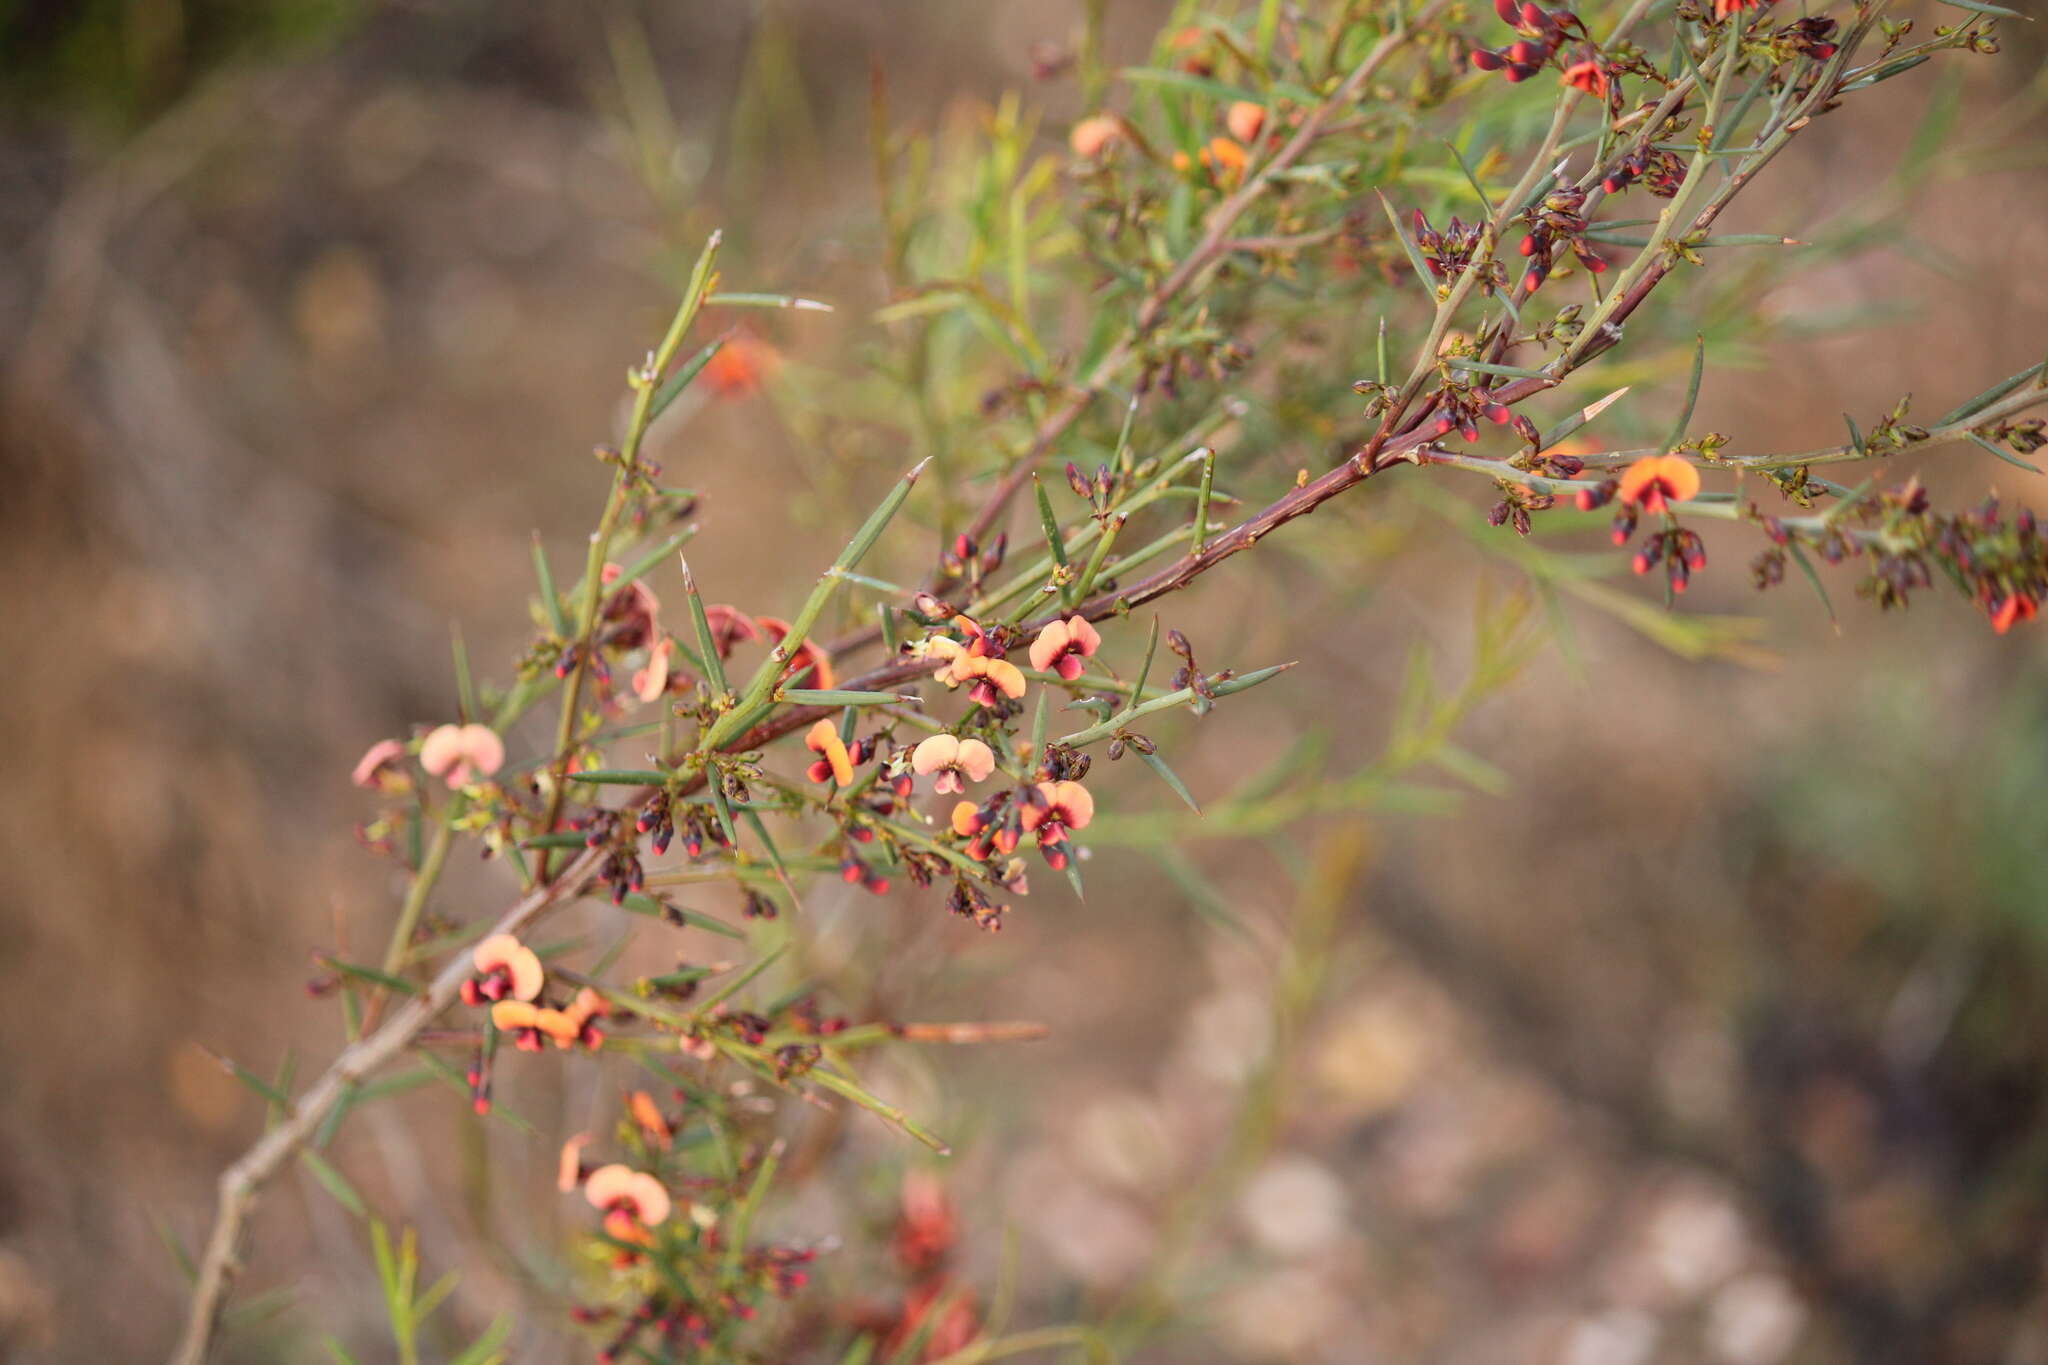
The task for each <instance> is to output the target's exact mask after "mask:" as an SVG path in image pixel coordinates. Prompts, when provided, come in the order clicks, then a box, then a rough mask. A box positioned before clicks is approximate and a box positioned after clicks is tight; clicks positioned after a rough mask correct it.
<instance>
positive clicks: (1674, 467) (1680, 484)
mask: <svg viewBox="0 0 2048 1365" xmlns="http://www.w3.org/2000/svg"><path fill="white" fill-rule="evenodd" d="M1662 477H1663V480H1664V495H1665V496H1666V497H1668V498H1670V499H1671V501H1673V502H1690V501H1692V499H1694V498H1696V497H1698V496H1699V492H1700V472H1699V470H1697V469H1695V468H1693V466H1692V462H1691V461H1690V460H1687V459H1684V458H1683V457H1681V456H1678V455H1666V456H1665V457H1664V471H1663V475H1662Z"/></svg>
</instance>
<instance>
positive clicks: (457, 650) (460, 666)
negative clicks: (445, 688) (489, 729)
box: [448, 621, 482, 721]
mask: <svg viewBox="0 0 2048 1365" xmlns="http://www.w3.org/2000/svg"><path fill="white" fill-rule="evenodd" d="M448 648H449V651H450V652H451V653H453V654H454V656H455V702H456V705H457V706H459V707H461V713H462V719H463V720H464V721H472V720H477V719H479V718H480V717H481V715H482V713H481V712H480V711H479V710H478V709H477V704H476V687H475V685H474V684H473V683H472V682H471V681H470V676H469V650H468V648H467V647H466V646H464V644H463V643H462V623H461V622H460V621H451V622H450V623H449V625H448Z"/></svg>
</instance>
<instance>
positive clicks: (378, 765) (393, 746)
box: [348, 739, 405, 787]
mask: <svg viewBox="0 0 2048 1365" xmlns="http://www.w3.org/2000/svg"><path fill="white" fill-rule="evenodd" d="M404 757H405V746H404V745H403V744H400V743H399V742H398V741H397V740H395V739H380V740H378V741H377V742H376V743H375V744H372V745H371V746H370V747H369V748H368V749H367V750H366V751H364V753H363V756H362V757H361V758H359V759H357V760H356V766H355V771H354V772H352V773H350V774H349V779H348V780H349V781H351V782H353V783H355V784H356V785H357V786H358V787H376V786H381V785H382V783H381V781H380V774H381V772H382V770H383V769H384V768H385V767H386V766H387V765H390V764H395V763H397V762H398V761H399V760H401V759H403V758H404Z"/></svg>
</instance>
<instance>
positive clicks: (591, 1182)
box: [583, 1162, 639, 1209]
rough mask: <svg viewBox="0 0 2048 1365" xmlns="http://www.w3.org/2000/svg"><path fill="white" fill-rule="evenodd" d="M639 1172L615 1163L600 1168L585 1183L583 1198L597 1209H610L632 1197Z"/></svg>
mask: <svg viewBox="0 0 2048 1365" xmlns="http://www.w3.org/2000/svg"><path fill="white" fill-rule="evenodd" d="M638 1174H639V1172H638V1171H635V1170H634V1169H633V1168H632V1167H631V1166H622V1165H620V1164H619V1163H618V1162H613V1163H612V1164H611V1165H609V1166H600V1167H598V1168H597V1169H596V1170H594V1171H592V1172H591V1173H590V1179H588V1180H586V1181H584V1182H583V1197H584V1198H585V1199H588V1200H589V1201H590V1206H591V1207H592V1208H596V1209H608V1208H610V1207H611V1206H612V1205H614V1204H616V1203H618V1202H619V1201H620V1200H621V1199H626V1198H629V1197H630V1196H631V1192H632V1189H633V1178H634V1177H635V1176H636V1175H638Z"/></svg>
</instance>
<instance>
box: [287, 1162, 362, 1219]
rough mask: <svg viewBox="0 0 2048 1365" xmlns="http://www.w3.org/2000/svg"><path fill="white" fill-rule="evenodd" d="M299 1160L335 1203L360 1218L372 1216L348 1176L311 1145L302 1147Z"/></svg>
mask: <svg viewBox="0 0 2048 1365" xmlns="http://www.w3.org/2000/svg"><path fill="white" fill-rule="evenodd" d="M299 1161H300V1163H301V1164H303V1165H304V1166H305V1168H306V1170H307V1171H308V1172H310V1173H311V1174H312V1177H313V1178H314V1179H315V1180H317V1181H319V1182H320V1185H321V1187H322V1188H323V1189H325V1190H326V1191H327V1193H329V1194H331V1195H333V1196H334V1202H335V1203H337V1204H339V1205H341V1206H342V1207H343V1208H345V1209H347V1210H348V1211H349V1212H350V1213H352V1214H354V1215H355V1216H356V1217H358V1218H367V1217H369V1216H370V1210H369V1206H368V1205H366V1204H364V1203H363V1197H362V1196H361V1195H360V1194H357V1193H356V1187H355V1186H354V1185H351V1184H349V1182H348V1177H347V1176H344V1175H343V1174H342V1173H341V1172H340V1171H338V1170H336V1169H335V1168H334V1166H333V1165H332V1164H331V1163H330V1162H329V1161H328V1160H327V1158H325V1157H323V1156H321V1155H320V1154H319V1153H318V1152H316V1151H314V1150H313V1149H312V1148H310V1147H301V1148H300V1149H299Z"/></svg>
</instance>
